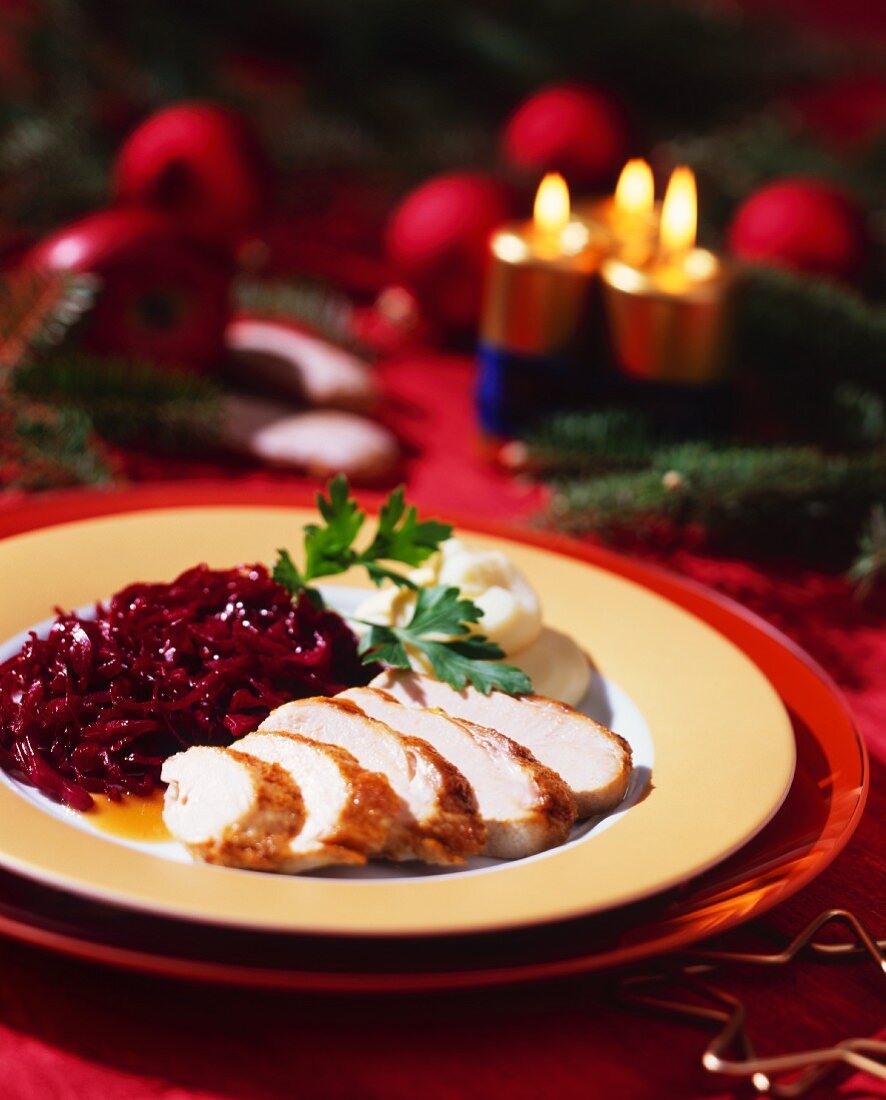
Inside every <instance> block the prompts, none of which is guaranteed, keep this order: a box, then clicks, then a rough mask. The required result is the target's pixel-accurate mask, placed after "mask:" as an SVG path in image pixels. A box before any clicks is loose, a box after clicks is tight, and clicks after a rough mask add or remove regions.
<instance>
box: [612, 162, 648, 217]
mask: <svg viewBox="0 0 886 1100" xmlns="http://www.w3.org/2000/svg"><path fill="white" fill-rule="evenodd" d="M654 202H655V182H654V180H653V178H652V169H651V168H650V167H649V165H648V164H647V163H646V161H645V160H641V159H640V158H637V159H635V160H629V161H628V163H627V164H626V165H625V166H624V168H622V170H621V175H620V176H619V177H618V183H617V184H616V186H615V209H616V210H617V211H618V213H619V214H627V215H629V216H635V215H641V214H650V213H652V207H653V205H654Z"/></svg>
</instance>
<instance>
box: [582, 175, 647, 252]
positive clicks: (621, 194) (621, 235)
mask: <svg viewBox="0 0 886 1100" xmlns="http://www.w3.org/2000/svg"><path fill="white" fill-rule="evenodd" d="M579 212H580V213H581V214H583V216H584V217H585V219H586V221H587V222H588V224H589V225H590V226H591V227H592V228H595V229H597V230H599V231H601V232H602V233H603V234H605V236H606V238H607V251H608V252H609V254H610V255H615V256H618V257H619V258H620V259H622V260H624V261H625V262H626V263H630V264H634V265H641V264H645V263H647V262H648V261H649V260H650V259H651V257H652V254H653V252H654V250H655V241H656V236H657V234H658V211H657V210H656V207H655V182H654V180H653V177H652V169H651V168H650V167H649V165H648V164H647V163H646V161H645V160H641V159H639V158H637V159H635V160H629V161H628V162H627V164H626V165H625V166H624V168H623V169H622V170H621V175H620V176H619V177H618V183H617V184H616V187H615V192H614V194H613V195H612V197H611V198H606V199H595V200H594V201H593V202H591V203H588V204H586V205H583V206H582V207H580V211H579Z"/></svg>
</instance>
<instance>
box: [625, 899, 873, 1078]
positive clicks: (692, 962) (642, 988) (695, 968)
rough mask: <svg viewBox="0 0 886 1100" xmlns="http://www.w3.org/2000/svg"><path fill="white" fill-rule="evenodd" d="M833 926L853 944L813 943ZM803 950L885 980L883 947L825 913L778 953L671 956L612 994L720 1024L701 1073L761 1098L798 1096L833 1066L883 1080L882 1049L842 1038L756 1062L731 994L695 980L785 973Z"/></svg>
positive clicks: (742, 1013)
mask: <svg viewBox="0 0 886 1100" xmlns="http://www.w3.org/2000/svg"><path fill="white" fill-rule="evenodd" d="M835 923H839V924H842V925H845V926H848V927H849V929H850V930H851V932H852V934H853V938H852V939H851V940H848V941H846V940H844V941H842V942H839V943H827V942H821V941H820V940H817V939H816V938H815V937H816V935H817V934H818V932H819V931H820V930H821V929H822V928H824V927H825V926H826V925H829V924H835ZM806 948H808V949H809V951H810V952H811V953H812V954H814V955H817V956H819V957H820V958H830V959H834V958H837V959H845V958H857V957H858V956H860V955H866V956H868V957H870V958H871V959H872V960H873V962H874V963H875V964H876V966H877V968H878V970H879V971H880V973H881V975H883V976H884V977H886V957H884V950H886V940H876V939H874V937H873V936H872V935H871V934H870V932H869V931H868V929H867V928H866V927H865V925H864V924H863V923H862V922H861V921H860V920H859V919H858V917H856V916H855V915H854V914H853V913H850V912H848V911H847V910H845V909H828V910H826V911H825V912H824V913H821V914H819V916H817V917H816V918H815V920H813V921H811V922H810V923H809V924H808V925H807V926H806V927H805V928H804V929H803V930H802V932H800V933H799V935H797V936H796V937H795V938H794V939H793V940H791V941H790V943H788V944H787V946H786V947H785V948H783V950H781V951H778V952H775V953H768V954H766V953H756V952H745V951H717V950H710V951H705V950H701V951H693V952H691V953H688V954H683V955H679V956H677V958H676V960H675V961H674V962H673V963H672V964H670V965H663V966H662V968H661V969H660V970H656V971H650V972H646V973H641V974H631V975H628V976H626V977H624V978H622V979H621V981H620V983H619V994H620V997H621V1000H622V1002H623V1003H624V1004H626V1005H628V1006H633V1007H637V1008H646V1009H649V1008H651V1009H655V1010H657V1011H662V1012H666V1013H668V1014H670V1015H676V1016H678V1017H680V1018H682V1019H684V1020H687V1021H689V1022H692V1023H695V1022H701V1023H704V1024H711V1023H713V1024H716V1025H719V1031H718V1033H717V1035H716V1036H715V1037H714V1038H713V1039H712V1040H711V1042H710V1043H709V1044H708V1045H707V1047H706V1048H705V1050H704V1053H703V1054H702V1056H701V1064H702V1066H703V1067H704V1069H706V1070H707V1071H708V1072H709V1073H716V1074H725V1075H727V1076H731V1077H741V1078H744V1079H745V1080H749V1081H750V1082H751V1084H753V1086H754V1088H756V1089H757V1091H758V1092H761V1093H769V1094H770V1095H772V1096H778V1097H786V1098H792V1097H796V1096H802V1095H803V1094H804V1093H805V1092H808V1090H809V1089H811V1088H812V1087H813V1085H816V1084H818V1083H819V1082H820V1081H821V1079H822V1078H823V1077H824V1076H825V1075H826V1074H828V1073H830V1072H831V1071H832V1070H834V1069H836V1068H837V1067H838V1066H840V1065H843V1066H848V1067H851V1068H853V1069H856V1070H861V1071H863V1072H865V1073H869V1074H871V1076H873V1077H876V1078H879V1079H880V1080H884V1081H886V1042H880V1041H879V1040H876V1039H866V1038H854V1039H843V1040H842V1041H840V1042H839V1043H835V1044H834V1045H833V1046H830V1047H822V1048H819V1049H813V1050H803V1051H796V1052H794V1053H790V1054H777V1055H771V1056H768V1057H765V1058H760V1057H757V1055H756V1053H755V1051H754V1047H753V1044H752V1043H751V1040H750V1038H749V1036H748V1034H747V1031H746V1023H747V1010H746V1009H745V1006H744V1004H743V1003H742V1002H741V1001H740V1000H739V999H738V998H737V997H734V996H733V995H732V994H731V993H727V992H726V991H725V990H723V989H720V988H718V987H717V986H714V985H711V984H710V983H709V982H707V981H704V980H702V975H708V974H710V973H711V972H713V971H714V970H716V969H717V968H718V967H720V966H723V965H724V964H736V965H742V964H746V965H751V966H765V967H779V966H787V965H789V964H790V963H792V962H793V961H794V959H796V958H797V956H798V955H799V954H800V953H801V952H802V951H803V950H804V949H806ZM795 1074H796V1076H792V1075H795ZM780 1078H781V1079H780Z"/></svg>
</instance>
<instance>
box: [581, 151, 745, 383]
mask: <svg viewBox="0 0 886 1100" xmlns="http://www.w3.org/2000/svg"><path fill="white" fill-rule="evenodd" d="M697 220H698V199H697V195H696V187H695V177H694V176H693V174H692V172H691V171H690V170H689V169H688V168H677V169H675V170H674V172H673V174H672V175H671V179H670V181H669V183H668V187H667V191H666V193H665V197H664V202H663V203H662V207H661V218H660V228H659V234H658V249H657V251H656V253H655V255H654V257H653V258H652V259H651V260H650V261H649V262H648V263H647V264H645V265H636V264H631V263H629V262H626V260H625V259H624V258H623V257H621V256H618V255H613V256H610V257H609V258H608V259H607V260H605V261H604V263H603V264H602V266H601V268H600V277H601V281H602V286H603V302H604V306H605V310H606V316H607V321H608V325H609V336H610V343H611V347H612V351H613V355H614V358H615V360H616V362H617V364H618V366H619V367H620V368H621V369H622V370H623V371H624V372H625V373H626V374H628V375H629V376H631V377H634V378H643V379H647V380H650V381H658V382H669V383H684V384H694V385H701V384H706V383H711V382H715V381H718V380H721V379H722V378H724V377H725V375H726V373H727V371H728V367H729V354H728V352H729V328H730V321H731V308H730V304H731V297H732V295H731V287H732V276H731V271H730V270H729V268H728V267H727V266H726V265H725V264H724V263H723V261H722V260H721V259H719V258H718V257H717V256H715V255H714V254H713V253H712V252H708V251H706V250H705V249H701V248H696V247H695V237H696V228H697Z"/></svg>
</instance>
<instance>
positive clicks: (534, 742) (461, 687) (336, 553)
mask: <svg viewBox="0 0 886 1100" xmlns="http://www.w3.org/2000/svg"><path fill="white" fill-rule="evenodd" d="M330 415H332V414H330ZM335 415H345V414H335ZM327 492H328V496H324V495H323V494H322V493H321V494H319V495H318V500H317V503H318V509H319V512H320V520H321V522H319V523H313V524H308V525H306V526H305V528H304V532H303V547H302V551H303V552H302V555H301V559H300V562H299V563H297V562H296V561H295V560H294V559H293V557H292V556H291V555H290V554H289V553H288V552H287V551H285V550H280V551H278V556H277V560H276V563H275V564H274V567H273V571H272V572H269V571H268V569H267V568H266V567H265V566H264V565H260V564H257V565H241V566H237V567H236V568H233V569H227V570H216V569H210V568H209V567H208V566H206V565H198V566H196V567H194V568H193V569H189V570H186V571H185V572H184V573H182V574H181V575H180V576H178V577H177V578H176V579H175V580H174V581H172V582H170V583H154V584H145V583H137V584H133V585H130V586H129V587H128V588H125V589H123V590H122V591H121V592H118V593H117V594H116V595H115V596H113V597H112V598H111V599H110V600H109V601H108V602H107V603H106V604H99V605H97V606H96V608H95V610H94V613H93V614H91V615H90V614H85V615H77V614H73V613H70V614H60V615H59V616H58V617H57V619H56V620H55V622H54V623H53V624H52V626H51V627H50V628H49V631H48V633H47V635H46V636H43V637H40V636H38V635H37V633H36V632H31V634H30V635H29V638H28V640H27V641H26V642H25V643H24V645H23V646H22V648H21V650H20V652H19V653H17V654H16V655H15V656H13V657H11V658H10V659H9V660H7V661H6V662H4V663H3V664H0V767H2V768H3V769H5V770H6V771H8V772H10V773H11V774H12V775H13V776H15V777H16V778H18V779H20V780H23V781H24V782H27V783H30V784H32V785H33V786H35V787H37V788H38V789H39V790H40V791H42V792H43V793H44V794H46V795H49V796H50V797H52V798H54V799H56V800H58V801H61V802H63V803H65V804H67V805H68V806H70V807H73V808H74V809H78V810H86V809H89V808H90V806H91V804H92V793H101V794H103V795H106V796H108V797H109V798H110V799H112V800H114V799H117V800H119V799H120V798H121V796H123V795H142V794H150V793H151V792H152V791H153V790H154V789H155V788H157V787H158V786H160V785H162V784H165V785H166V792H165V796H164V808H163V819H164V822H165V823H166V826H167V827H168V829H169V831H170V833H171V834H172V836H173V837H174V838H176V839H177V840H179V841H180V842H181V843H182V844H183V845H184V846H185V847H186V849H187V850H188V851H189V852H190V853H191V855H193V856H194V857H195V858H196V859H200V860H203V861H204V862H207V863H215V864H223V865H226V866H230V867H239V868H245V869H251V870H263V871H276V872H284V873H298V872H302V871H308V870H312V869H315V868H318V867H323V866H326V865H331V864H363V863H365V862H366V861H367V860H368V859H370V858H375V857H378V858H383V859H389V860H397V861H401V860H421V861H423V862H425V863H429V864H437V865H456V866H458V865H461V864H464V863H465V861H466V860H469V859H470V858H471V857H473V856H476V855H486V856H492V857H496V858H503V859H518V858H521V857H525V856H529V855H534V854H536V853H538V852H541V851H544V850H546V849H548V848H552V847H554V846H556V845H558V844H562V843H563V842H564V841H565V840H566V839H567V837H568V836H569V833H570V830H571V828H572V826H573V825H574V823H575V821H576V820H577V819H578V818H581V817H587V816H589V815H590V814H593V813H597V812H601V811H604V810H610V809H612V808H613V807H614V806H616V805H617V804H618V803H619V802H620V801H621V800H622V798H623V797H624V795H625V792H626V789H627V782H628V777H629V773H630V770H631V751H630V748H629V747H628V745H627V744H626V742H624V741H623V740H622V739H621V738H620V737H618V736H617V735H616V734H614V733H612V732H611V731H610V730H607V729H606V728H605V727H603V726H600V725H599V724H597V723H596V722H593V721H591V719H589V718H586V717H585V716H584V715H583V714H581V713H580V712H579V711H576V710H573V709H572V707H570V706H567V705H565V704H564V703H562V702H558V701H556V700H554V699H551V698H545V697H544V696H542V695H536V694H531V692H532V681H531V679H530V677H529V676H528V675H527V674H526V671H524V669H521V668H519V667H517V665H518V664H519V663H520V661H521V659H522V660H525V663H526V667H532V668H533V669H534V670H537V671H538V674H539V679H540V680H542V682H543V683H554V684H555V685H556V686H557V690H558V694H559V695H560V696H561V698H562V697H563V696H564V695H570V696H571V695H572V694H573V693H574V694H577V695H578V694H582V693H583V692H584V690H585V687H586V685H587V677H588V665H587V661H586V659H585V657H584V655H583V654H582V653H581V651H580V650H579V649H578V647H577V646H576V645H575V644H574V642H572V640H571V639H569V638H567V637H565V636H564V635H560V634H557V632H555V631H552V630H550V629H547V628H545V627H544V626H543V624H542V614H541V607H540V604H539V600H538V597H537V595H536V593H535V592H534V591H533V589H532V587H531V586H530V585H529V583H528V581H527V580H526V578H525V577H524V576H523V575H522V574H521V573H520V572H519V570H518V569H517V568H516V567H515V566H514V565H513V563H512V562H510V561H509V559H508V558H507V557H506V556H505V555H504V554H501V553H499V552H497V551H485V550H484V551H477V550H470V549H468V548H467V547H465V546H464V545H463V544H462V543H461V542H459V541H458V540H457V539H454V538H452V537H451V536H452V528H451V526H450V525H449V524H444V523H440V522H438V521H437V520H427V519H424V520H421V519H419V517H418V513H417V511H416V509H415V508H413V507H409V506H407V504H406V501H405V499H404V495H403V490H402V489H397V490H394V492H392V493H391V494H390V495H389V496H388V498H387V500H386V501H385V503H384V504H383V506H382V508H381V510H380V514H379V520H378V524H377V526H376V528H375V531H374V532H373V533H372V535H371V536H370V537H369V538H368V539H367V538H365V537H361V536H362V532H363V530H364V524H365V520H366V516H365V514H364V513H363V512H362V511H361V510H360V508H359V507H358V505H357V502H356V501H355V500H354V499H353V498H352V497H351V495H350V490H349V486H348V483H347V481H346V480H345V479H344V478H343V477H336V478H334V479H333V480H332V481H331V482H330V483H329V485H328V488H327ZM397 563H399V564H401V565H406V566H409V567H411V569H412V572H411V573H410V574H408V575H404V574H403V573H402V572H400V571H399V570H398V569H396V568H394V566H395V565H396V564H397ZM353 568H362V569H365V570H366V571H367V573H368V574H369V576H370V578H371V579H372V580H373V581H374V582H375V583H376V584H377V585H379V586H380V591H379V592H378V593H376V594H375V595H374V596H372V597H369V598H368V599H366V600H364V602H363V604H362V606H361V608H360V609H359V610H358V612H357V613H356V615H355V616H353V617H352V619H351V622H352V623H353V624H354V626H355V627H357V628H359V629H361V630H362V633H361V635H360V636H359V637H358V636H357V634H356V633H355V630H354V629H352V625H351V623H350V622H349V621H347V620H346V619H345V618H344V617H343V616H342V615H341V614H339V613H338V612H337V611H334V610H332V609H330V608H328V607H327V606H326V604H325V602H324V594H323V592H322V591H321V590H320V589H318V588H317V587H316V584H315V582H316V581H317V580H319V579H320V578H326V577H330V576H334V575H336V574H341V573H346V572H348V571H349V570H350V569H353ZM383 585H387V586H388V587H381V586H383ZM481 631H483V633H481ZM506 654H511V655H512V656H513V658H514V660H515V664H509V663H506V662H504V661H503V660H502V658H504V657H505V655H506ZM533 654H534V656H532V655H533ZM527 655H529V656H527ZM416 666H417V667H418V669H419V670H420V671H417V670H416ZM370 681H371V682H370Z"/></svg>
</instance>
